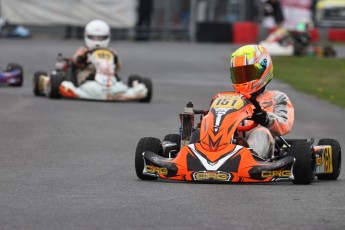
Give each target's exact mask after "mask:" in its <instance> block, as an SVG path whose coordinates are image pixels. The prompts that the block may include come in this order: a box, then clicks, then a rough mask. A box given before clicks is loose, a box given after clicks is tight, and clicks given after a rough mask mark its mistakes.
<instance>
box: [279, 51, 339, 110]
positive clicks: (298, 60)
mask: <svg viewBox="0 0 345 230" xmlns="http://www.w3.org/2000/svg"><path fill="white" fill-rule="evenodd" d="M273 66H274V70H273V71H274V77H275V78H277V79H279V80H281V81H283V82H286V83H288V84H290V85H291V86H292V87H293V88H295V89H297V90H299V91H303V92H306V93H308V94H312V95H314V96H316V97H318V98H321V99H325V100H328V101H330V102H331V103H333V104H336V105H340V106H342V107H345V90H344V89H345V59H340V58H319V57H273Z"/></svg>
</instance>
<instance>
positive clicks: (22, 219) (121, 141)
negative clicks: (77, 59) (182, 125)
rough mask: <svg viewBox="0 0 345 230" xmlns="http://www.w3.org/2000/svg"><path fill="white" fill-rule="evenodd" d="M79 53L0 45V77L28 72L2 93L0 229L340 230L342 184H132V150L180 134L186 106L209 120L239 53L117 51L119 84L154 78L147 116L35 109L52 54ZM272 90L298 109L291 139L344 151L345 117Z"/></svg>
mask: <svg viewBox="0 0 345 230" xmlns="http://www.w3.org/2000/svg"><path fill="white" fill-rule="evenodd" d="M80 43H81V41H64V40H48V39H46V40H14V41H10V40H0V55H1V57H0V63H1V66H2V67H4V65H5V64H7V63H8V62H18V63H20V64H22V65H23V67H24V69H25V83H24V86H23V87H22V88H8V87H1V88H0V147H1V150H0V151H1V152H0V229H2V230H5V229H16V230H18V229H35V230H40V229H42V230H47V229H59V230H62V229H83V230H85V229H140V230H143V229H222V230H224V229H265V230H266V229H304V230H307V229H345V222H344V221H345V220H344V216H345V199H344V198H345V196H344V191H345V183H344V181H345V180H344V176H345V174H344V173H342V174H341V175H340V178H339V180H337V181H317V180H316V181H315V182H314V183H313V184H311V185H307V186H297V185H293V184H292V183H291V182H278V183H270V184H233V185H220V184H194V183H185V182H165V181H155V182H148V181H140V180H138V179H137V177H136V174H135V169H134V151H135V148H136V144H137V142H138V140H139V139H140V138H141V137H144V136H154V137H159V138H162V137H163V136H164V135H166V134H169V133H177V132H178V127H179V120H178V113H179V112H180V111H182V110H183V107H184V105H185V104H186V103H187V102H188V101H192V102H193V103H194V105H195V108H200V109H201V108H206V107H207V105H208V103H209V101H210V98H211V96H212V95H213V94H215V93H216V92H218V91H224V90H230V89H231V86H230V80H229V78H228V58H229V55H230V53H231V52H232V51H234V49H235V48H236V46H233V45H228V44H221V45H219V44H189V43H170V42H149V43H134V42H123V41H120V42H113V43H112V45H113V46H114V47H116V49H117V51H118V53H119V54H120V57H121V58H122V61H123V64H124V68H123V71H122V74H121V76H122V77H123V78H124V79H126V78H127V76H128V75H130V74H141V75H143V76H146V77H151V78H152V81H153V83H154V95H153V100H152V102H151V103H150V104H140V103H102V102H91V101H87V102H85V101H75V100H50V99H47V98H40V97H34V96H33V94H32V89H31V87H32V85H31V79H32V75H33V73H34V72H35V71H38V70H46V71H50V70H52V69H53V67H54V61H55V57H56V54H57V53H58V52H62V53H63V54H65V55H66V56H70V55H72V53H73V51H74V50H75V49H77V47H78V46H79V45H80ZM342 50H343V51H344V49H343V48H342ZM341 54H344V52H342V53H341ZM341 54H340V55H341ZM301 68H303V67H301ZM335 71H336V70H335ZM301 77H302V76H301ZM269 88H271V89H278V90H282V91H285V92H286V93H287V94H288V95H289V96H290V99H291V100H292V102H293V104H294V106H295V117H296V121H295V126H294V130H293V132H292V133H291V134H290V135H289V137H296V138H312V137H314V138H316V139H318V138H323V137H327V138H334V139H338V140H339V141H340V142H341V145H342V148H343V149H345V140H344V130H345V122H344V118H345V116H344V114H345V110H344V109H342V108H339V107H336V106H334V105H331V104H329V103H327V102H325V101H320V100H318V99H315V98H314V97H311V96H307V95H305V94H302V93H299V92H296V91H294V90H293V89H291V88H290V87H289V86H288V85H285V84H282V83H280V82H278V81H277V80H273V82H272V83H271V84H270V87H269Z"/></svg>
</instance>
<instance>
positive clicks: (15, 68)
mask: <svg viewBox="0 0 345 230" xmlns="http://www.w3.org/2000/svg"><path fill="white" fill-rule="evenodd" d="M23 75H24V72H23V67H22V66H21V65H19V64H16V63H9V64H8V65H7V67H6V69H5V70H3V71H1V69H0V84H6V85H9V86H22V85H23Z"/></svg>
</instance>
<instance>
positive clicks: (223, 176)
mask: <svg viewBox="0 0 345 230" xmlns="http://www.w3.org/2000/svg"><path fill="white" fill-rule="evenodd" d="M193 178H194V180H217V181H230V178H231V175H230V174H229V173H226V172H219V171H214V172H213V171H200V172H195V173H194V174H193Z"/></svg>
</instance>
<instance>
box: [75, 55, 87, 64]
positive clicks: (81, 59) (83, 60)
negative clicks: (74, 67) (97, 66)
mask: <svg viewBox="0 0 345 230" xmlns="http://www.w3.org/2000/svg"><path fill="white" fill-rule="evenodd" d="M86 61H87V56H86V55H80V56H78V57H77V63H78V64H82V65H85V64H86Z"/></svg>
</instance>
